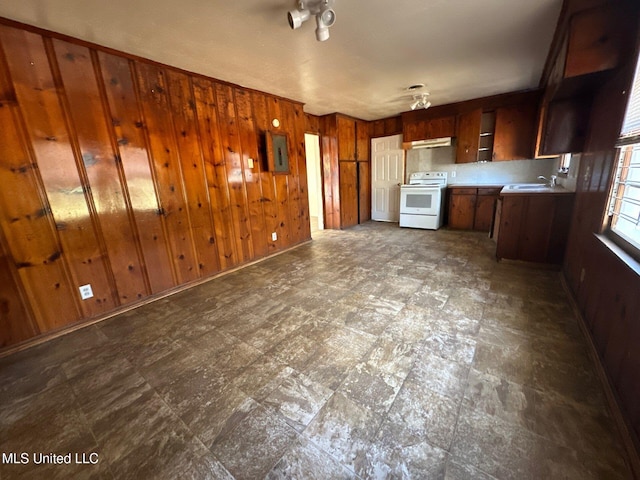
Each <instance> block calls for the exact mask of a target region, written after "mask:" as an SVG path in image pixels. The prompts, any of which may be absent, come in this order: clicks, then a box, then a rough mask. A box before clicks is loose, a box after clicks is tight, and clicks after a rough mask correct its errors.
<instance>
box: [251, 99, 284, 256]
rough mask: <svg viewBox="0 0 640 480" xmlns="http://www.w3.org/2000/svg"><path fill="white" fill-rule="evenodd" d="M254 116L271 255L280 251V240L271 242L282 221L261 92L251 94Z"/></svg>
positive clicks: (268, 120) (268, 121)
mask: <svg viewBox="0 0 640 480" xmlns="http://www.w3.org/2000/svg"><path fill="white" fill-rule="evenodd" d="M251 103H252V105H253V115H254V118H255V125H256V128H257V132H256V136H257V138H258V142H259V145H260V162H259V163H260V185H261V189H262V207H263V210H264V220H265V228H266V234H267V246H268V249H269V253H272V252H275V251H276V250H277V249H278V240H276V241H273V240H271V233H272V232H278V229H279V225H280V220H279V215H278V202H277V199H276V190H275V180H274V178H273V177H274V175H273V174H272V173H271V172H269V169H268V162H267V158H266V149H265V145H264V140H265V139H264V136H265V135H266V133H267V131H268V130H269V125H270V119H269V114H268V111H267V97H266V95H265V94H263V93H260V92H251Z"/></svg>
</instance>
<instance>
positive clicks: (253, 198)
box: [234, 88, 291, 257]
mask: <svg viewBox="0 0 640 480" xmlns="http://www.w3.org/2000/svg"><path fill="white" fill-rule="evenodd" d="M234 97H235V104H236V113H237V125H238V135H239V138H240V145H241V147H242V152H241V159H240V162H241V165H242V169H243V172H244V182H245V187H246V189H247V202H248V207H249V220H250V222H249V223H250V224H251V239H252V241H253V251H254V254H255V256H256V257H264V256H265V255H267V253H268V252H269V246H268V240H269V239H271V234H270V233H267V228H266V222H265V217H264V206H263V201H262V183H261V171H260V162H259V161H258V136H257V135H256V134H255V132H256V127H255V125H254V120H253V110H252V102H251V94H250V93H249V92H248V91H247V90H244V89H239V88H236V89H234ZM249 159H252V161H253V167H250V166H249ZM289 161H291V159H289Z"/></svg>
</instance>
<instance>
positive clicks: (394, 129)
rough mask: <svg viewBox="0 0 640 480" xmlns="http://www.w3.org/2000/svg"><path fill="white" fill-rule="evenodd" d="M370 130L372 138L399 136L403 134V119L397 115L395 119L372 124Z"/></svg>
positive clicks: (377, 121)
mask: <svg viewBox="0 0 640 480" xmlns="http://www.w3.org/2000/svg"><path fill="white" fill-rule="evenodd" d="M370 128H371V130H370V134H371V136H372V137H388V136H390V135H397V134H399V133H402V117H401V116H400V115H397V116H395V117H388V118H383V119H381V120H374V121H373V122H371V127H370Z"/></svg>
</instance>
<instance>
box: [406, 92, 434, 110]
mask: <svg viewBox="0 0 640 480" xmlns="http://www.w3.org/2000/svg"><path fill="white" fill-rule="evenodd" d="M428 96H429V93H421V94H419V95H414V96H413V103H411V105H409V107H410V108H411V110H415V109H417V108H424V109H425V110H426V109H427V108H429V107H430V106H431V102H430V101H429V100H428V99H427V97H428Z"/></svg>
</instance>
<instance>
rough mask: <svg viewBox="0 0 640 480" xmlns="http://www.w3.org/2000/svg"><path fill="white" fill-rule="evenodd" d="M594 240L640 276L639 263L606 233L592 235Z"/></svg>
mask: <svg viewBox="0 0 640 480" xmlns="http://www.w3.org/2000/svg"><path fill="white" fill-rule="evenodd" d="M594 235H595V236H596V238H597V239H598V240H599V241H600V242H601V243H602V244H603V245H604V246H605V247H606V248H608V249H609V250H610V251H611V253H613V254H614V255H615V256H616V257H618V259H620V261H621V262H622V263H624V264H625V265H626V266H627V267H628V268H629V269H631V270H632V271H633V272H635V274H636V275H638V276H640V262H639V261H638V260H637V259H636V258H635V257H633V255H631V254H629V253H628V252H627V251H626V250H625V249H623V248H622V247H621V246H620V245H618V244H617V243H616V242H615V241H614V240H612V239H611V238H610V237H609V236H608V235H607V234H606V233H600V234H598V233H596V234H594Z"/></svg>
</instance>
